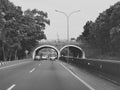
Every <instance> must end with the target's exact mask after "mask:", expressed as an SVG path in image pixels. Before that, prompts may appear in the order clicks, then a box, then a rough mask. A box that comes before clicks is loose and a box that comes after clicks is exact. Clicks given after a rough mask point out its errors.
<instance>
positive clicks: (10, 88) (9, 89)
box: [7, 84, 16, 90]
mask: <svg viewBox="0 0 120 90" xmlns="http://www.w3.org/2000/svg"><path fill="white" fill-rule="evenodd" d="M15 86H16V85H15V84H13V85H12V86H11V87H9V88H8V89H7V90H12V89H13V88H14V87H15Z"/></svg>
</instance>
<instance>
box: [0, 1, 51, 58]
mask: <svg viewBox="0 0 120 90" xmlns="http://www.w3.org/2000/svg"><path fill="white" fill-rule="evenodd" d="M46 25H50V20H49V19H48V14H47V13H46V12H43V11H40V10H37V9H33V10H30V9H28V10H26V11H22V9H21V7H20V6H15V5H14V4H13V3H12V2H10V1H8V0H0V57H1V59H2V60H12V59H18V58H22V57H24V56H25V50H28V51H31V50H32V48H33V47H34V46H35V45H36V44H38V42H37V40H41V39H46V36H45V34H44V30H45V27H46Z"/></svg>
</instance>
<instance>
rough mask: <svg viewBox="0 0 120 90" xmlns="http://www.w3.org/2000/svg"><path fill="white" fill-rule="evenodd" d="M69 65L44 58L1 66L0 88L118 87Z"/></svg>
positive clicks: (91, 89) (77, 89)
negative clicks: (42, 59)
mask: <svg viewBox="0 0 120 90" xmlns="http://www.w3.org/2000/svg"><path fill="white" fill-rule="evenodd" d="M69 68H70V67H69V66H67V65H66V64H64V63H62V62H59V61H53V62H52V61H48V60H44V61H32V60H31V61H25V62H19V63H17V62H16V63H12V64H8V65H5V66H1V67H0V90H120V86H117V85H114V84H112V83H110V82H108V81H105V80H101V79H100V78H99V77H95V76H94V75H91V74H90V75H89V73H87V72H84V71H82V70H77V69H75V68H74V67H71V68H73V69H74V72H73V71H72V70H71V69H69ZM75 70H76V71H75ZM75 72H78V74H75Z"/></svg>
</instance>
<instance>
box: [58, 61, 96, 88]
mask: <svg viewBox="0 0 120 90" xmlns="http://www.w3.org/2000/svg"><path fill="white" fill-rule="evenodd" d="M59 64H60V65H61V66H63V67H64V69H66V70H67V71H68V72H70V73H71V74H72V75H73V76H74V77H75V78H77V79H78V80H79V81H81V82H82V83H83V84H84V85H85V86H87V87H88V88H89V89H90V90H95V89H94V88H93V87H92V86H90V85H89V84H88V83H86V82H85V81H84V80H83V79H81V78H80V77H78V76H77V75H76V74H74V73H73V72H72V71H71V70H69V69H68V68H67V67H66V66H64V65H63V64H62V63H59Z"/></svg>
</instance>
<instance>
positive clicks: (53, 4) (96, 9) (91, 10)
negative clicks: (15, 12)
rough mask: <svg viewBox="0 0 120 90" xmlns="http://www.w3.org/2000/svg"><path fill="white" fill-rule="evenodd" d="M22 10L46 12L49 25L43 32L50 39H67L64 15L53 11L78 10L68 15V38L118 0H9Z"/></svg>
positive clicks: (77, 33) (75, 34)
mask: <svg viewBox="0 0 120 90" xmlns="http://www.w3.org/2000/svg"><path fill="white" fill-rule="evenodd" d="M10 1H12V2H13V3H14V4H15V5H19V6H21V7H22V10H26V9H28V8H29V9H34V8H37V9H39V10H43V11H45V12H48V16H49V19H50V21H51V25H50V26H47V28H46V30H45V33H46V35H47V38H48V39H49V40H50V39H57V36H58V37H59V39H67V24H66V23H67V21H66V17H65V15H63V14H62V13H57V12H55V9H56V10H59V11H63V12H65V13H67V14H69V13H71V12H73V11H76V10H80V12H78V13H74V14H72V15H71V17H70V27H69V28H70V29H69V30H70V38H72V37H74V38H76V37H78V36H79V35H80V34H81V32H82V31H83V26H84V25H85V23H86V22H87V21H88V20H92V21H94V20H95V19H96V18H97V17H98V15H99V13H101V12H103V11H104V10H106V9H108V8H109V7H110V6H111V5H114V4H115V3H116V2H118V1H119V0H10ZM57 34H58V35H57Z"/></svg>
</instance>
